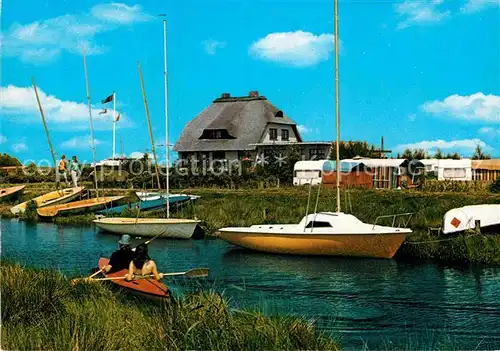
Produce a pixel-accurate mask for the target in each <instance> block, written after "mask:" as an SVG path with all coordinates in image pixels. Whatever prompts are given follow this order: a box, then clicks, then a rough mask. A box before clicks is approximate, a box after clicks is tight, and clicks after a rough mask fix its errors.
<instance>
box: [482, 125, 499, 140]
mask: <svg viewBox="0 0 500 351" xmlns="http://www.w3.org/2000/svg"><path fill="white" fill-rule="evenodd" d="M478 133H479V134H484V135H488V136H491V137H493V138H495V137H500V128H498V129H495V128H492V127H482V128H480V129H479V130H478Z"/></svg>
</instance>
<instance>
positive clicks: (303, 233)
mask: <svg viewBox="0 0 500 351" xmlns="http://www.w3.org/2000/svg"><path fill="white" fill-rule="evenodd" d="M334 8H335V15H334V23H335V110H336V135H337V138H336V141H337V142H336V174H337V177H336V178H337V181H336V183H337V184H336V188H337V211H336V212H319V213H311V214H306V216H305V217H304V218H302V220H301V221H300V223H298V224H266V225H253V226H251V227H227V228H221V229H219V238H220V239H222V240H225V241H227V242H229V243H231V244H235V245H238V246H241V247H244V248H247V249H252V250H257V251H263V252H269V253H278V254H291V255H328V256H356V257H373V258H392V257H393V256H394V254H395V253H396V251H397V250H398V249H399V247H400V246H401V244H402V243H403V242H404V240H405V239H406V236H407V235H408V234H410V233H411V232H412V231H411V230H410V229H407V228H400V227H387V226H381V225H377V220H376V221H375V224H367V223H363V222H362V221H360V220H359V219H358V218H356V217H355V216H353V215H351V214H346V213H343V212H341V210H340V157H339V156H340V155H339V145H340V128H339V125H340V114H339V112H340V108H339V71H338V68H339V51H338V42H339V41H338V38H339V36H338V0H335V2H334ZM407 215H411V214H401V215H393V216H391V217H393V225H394V223H395V220H396V217H397V216H407ZM381 217H382V216H381ZM383 217H386V216H383ZM379 218H380V217H379ZM410 218H411V217H410ZM406 224H407V223H406Z"/></svg>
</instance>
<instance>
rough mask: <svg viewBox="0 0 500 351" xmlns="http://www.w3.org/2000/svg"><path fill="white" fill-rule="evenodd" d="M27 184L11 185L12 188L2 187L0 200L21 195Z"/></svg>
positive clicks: (9, 199) (8, 199) (12, 198)
mask: <svg viewBox="0 0 500 351" xmlns="http://www.w3.org/2000/svg"><path fill="white" fill-rule="evenodd" d="M24 188H25V185H19V186H11V187H10V188H3V189H0V201H11V200H14V199H15V198H17V197H19V196H21V194H22V193H23V190H24Z"/></svg>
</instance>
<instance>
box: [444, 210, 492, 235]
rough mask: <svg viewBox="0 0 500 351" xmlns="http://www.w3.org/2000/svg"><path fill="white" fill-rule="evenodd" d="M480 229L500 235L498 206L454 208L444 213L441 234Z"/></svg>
mask: <svg viewBox="0 0 500 351" xmlns="http://www.w3.org/2000/svg"><path fill="white" fill-rule="evenodd" d="M471 229H480V230H481V231H492V232H498V233H500V205H494V204H493V205H473V206H464V207H459V208H454V209H452V210H449V211H448V212H446V213H445V215H444V218H443V228H442V232H443V234H453V233H460V232H464V231H466V230H471Z"/></svg>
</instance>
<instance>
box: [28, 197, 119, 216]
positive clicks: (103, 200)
mask: <svg viewBox="0 0 500 351" xmlns="http://www.w3.org/2000/svg"><path fill="white" fill-rule="evenodd" d="M124 197H125V196H105V197H99V198H94V199H86V200H80V201H75V202H70V203H66V204H62V205H54V206H48V207H43V208H39V209H38V210H37V212H38V216H39V217H40V218H42V219H43V218H52V217H55V216H57V215H72V214H81V213H86V212H95V211H98V210H102V209H104V208H106V207H109V206H110V205H112V204H113V202H116V201H119V200H121V199H123V198H124Z"/></svg>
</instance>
